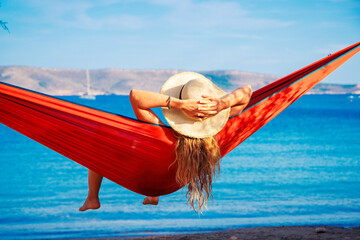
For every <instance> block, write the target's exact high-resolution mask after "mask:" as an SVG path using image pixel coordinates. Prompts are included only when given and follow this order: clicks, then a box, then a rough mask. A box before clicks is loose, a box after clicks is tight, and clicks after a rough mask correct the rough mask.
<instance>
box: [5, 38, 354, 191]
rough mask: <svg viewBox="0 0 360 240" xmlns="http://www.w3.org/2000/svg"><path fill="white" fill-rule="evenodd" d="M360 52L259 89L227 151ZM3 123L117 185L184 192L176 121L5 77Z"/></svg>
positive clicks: (227, 139) (224, 135)
mask: <svg viewBox="0 0 360 240" xmlns="http://www.w3.org/2000/svg"><path fill="white" fill-rule="evenodd" d="M359 51H360V42H359V43H356V44H354V45H352V46H349V47H347V48H345V49H343V50H340V51H339V52H337V53H334V54H332V55H330V56H328V57H325V58H323V59H321V60H319V61H317V62H315V63H313V64H311V65H309V66H307V67H304V68H302V69H300V70H298V71H296V72H294V73H292V74H290V75H288V76H286V77H283V78H281V79H279V80H277V81H275V82H273V83H271V84H269V85H267V86H265V87H263V88H261V89H259V90H257V91H255V92H254V93H253V96H252V99H251V101H250V103H249V105H248V106H247V108H246V109H245V110H244V111H243V112H242V113H241V114H239V115H237V116H235V117H233V118H231V119H229V121H228V123H227V124H226V126H225V127H224V128H223V129H222V130H221V131H220V132H219V133H218V135H217V139H218V142H219V145H220V149H221V153H222V155H223V156H224V155H226V154H227V153H229V152H230V151H231V150H232V149H234V148H235V147H236V146H238V145H239V144H240V143H241V142H243V141H244V140H245V139H246V138H248V137H249V136H251V135H252V134H253V133H254V132H256V131H257V130H258V129H260V128H261V127H262V126H264V125H265V124H266V123H267V122H269V121H270V120H271V119H273V118H274V117H275V116H276V115H278V114H279V113H280V112H281V111H283V110H284V109H285V108H286V107H288V106H289V105H290V104H291V103H293V102H294V101H296V100H297V99H298V98H299V97H301V96H302V95H303V94H305V93H306V92H307V91H308V90H310V89H311V88H312V87H314V86H315V85H316V84H317V83H319V82H320V81H321V80H322V79H324V78H325V77H326V76H327V75H329V74H330V73H331V72H332V71H334V70H335V69H336V68H338V67H339V66H340V65H341V64H343V63H344V62H346V61H347V60H348V59H349V58H351V57H352V56H353V55H355V54H356V53H357V52H359ZM0 123H3V124H4V125H7V126H8V127H10V128H12V129H14V130H16V131H18V132H20V133H22V134H24V135H25V136H27V137H29V138H31V139H33V140H35V141H37V142H39V143H41V144H43V145H45V146H47V147H49V148H50V149H52V150H54V151H56V152H58V153H60V154H62V155H64V156H66V157H68V158H69V159H71V160H73V161H75V162H77V163H79V164H81V165H83V166H85V167H86V168H89V169H91V170H93V171H95V172H98V173H99V174H101V175H103V176H104V177H106V178H108V179H110V180H111V181H114V182H116V183H117V184H119V185H121V186H123V187H125V188H127V189H129V190H131V191H134V192H136V193H139V194H142V195H147V196H161V195H166V194H170V193H172V192H174V191H177V190H178V189H179V188H181V186H179V185H178V184H177V183H176V180H175V173H176V165H175V164H173V165H172V163H173V161H174V159H175V153H174V147H175V141H176V139H175V137H174V134H173V131H172V129H171V128H170V127H167V126H160V125H154V124H148V123H144V122H141V121H138V120H136V119H131V118H128V117H124V116H120V115H115V114H111V113H107V112H103V111H99V110H96V109H92V108H88V107H85V106H81V105H77V104H74V103H71V102H67V101H64V100H60V99H57V98H54V97H51V96H47V95H44V94H40V93H36V92H33V91H30V90H26V89H22V88H19V87H15V86H12V85H9V84H5V83H0Z"/></svg>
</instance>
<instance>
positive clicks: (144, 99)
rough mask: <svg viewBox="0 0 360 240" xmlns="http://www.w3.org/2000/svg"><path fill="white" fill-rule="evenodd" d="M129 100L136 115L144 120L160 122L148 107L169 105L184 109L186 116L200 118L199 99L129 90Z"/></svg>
mask: <svg viewBox="0 0 360 240" xmlns="http://www.w3.org/2000/svg"><path fill="white" fill-rule="evenodd" d="M129 97H130V101H131V105H132V107H133V109H134V112H135V115H136V117H137V118H138V119H139V120H141V121H145V122H149V123H155V124H162V122H161V120H160V118H159V117H158V116H157V115H156V114H155V113H154V112H153V111H152V110H151V109H150V108H155V107H169V105H170V108H174V109H180V110H182V111H184V112H185V113H186V114H187V115H188V116H190V117H193V118H196V119H198V120H202V118H201V117H202V115H203V114H201V113H200V110H199V107H200V106H201V105H203V104H202V103H200V100H194V99H188V100H181V99H178V98H174V97H172V98H171V101H170V97H169V96H167V95H164V94H160V93H154V92H148V91H140V90H135V89H133V90H131V91H130V95H129Z"/></svg>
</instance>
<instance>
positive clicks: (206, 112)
mask: <svg viewBox="0 0 360 240" xmlns="http://www.w3.org/2000/svg"><path fill="white" fill-rule="evenodd" d="M202 97H203V99H202V100H200V107H199V113H200V115H202V116H203V119H205V118H208V117H212V116H215V115H216V114H218V113H219V112H221V111H222V110H224V109H226V108H228V107H229V106H227V104H226V102H225V100H224V99H221V98H212V97H209V96H206V95H203V96H202Z"/></svg>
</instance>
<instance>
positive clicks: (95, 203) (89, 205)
mask: <svg viewBox="0 0 360 240" xmlns="http://www.w3.org/2000/svg"><path fill="white" fill-rule="evenodd" d="M98 208H100V201H99V198H93V199H90V198H87V199H86V200H85V202H84V205H83V206H82V207H81V208H79V211H80V212H84V211H86V210H89V209H98Z"/></svg>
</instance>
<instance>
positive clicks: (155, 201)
mask: <svg viewBox="0 0 360 240" xmlns="http://www.w3.org/2000/svg"><path fill="white" fill-rule="evenodd" d="M158 203H159V197H146V198H144V201H143V204H144V205H158Z"/></svg>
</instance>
